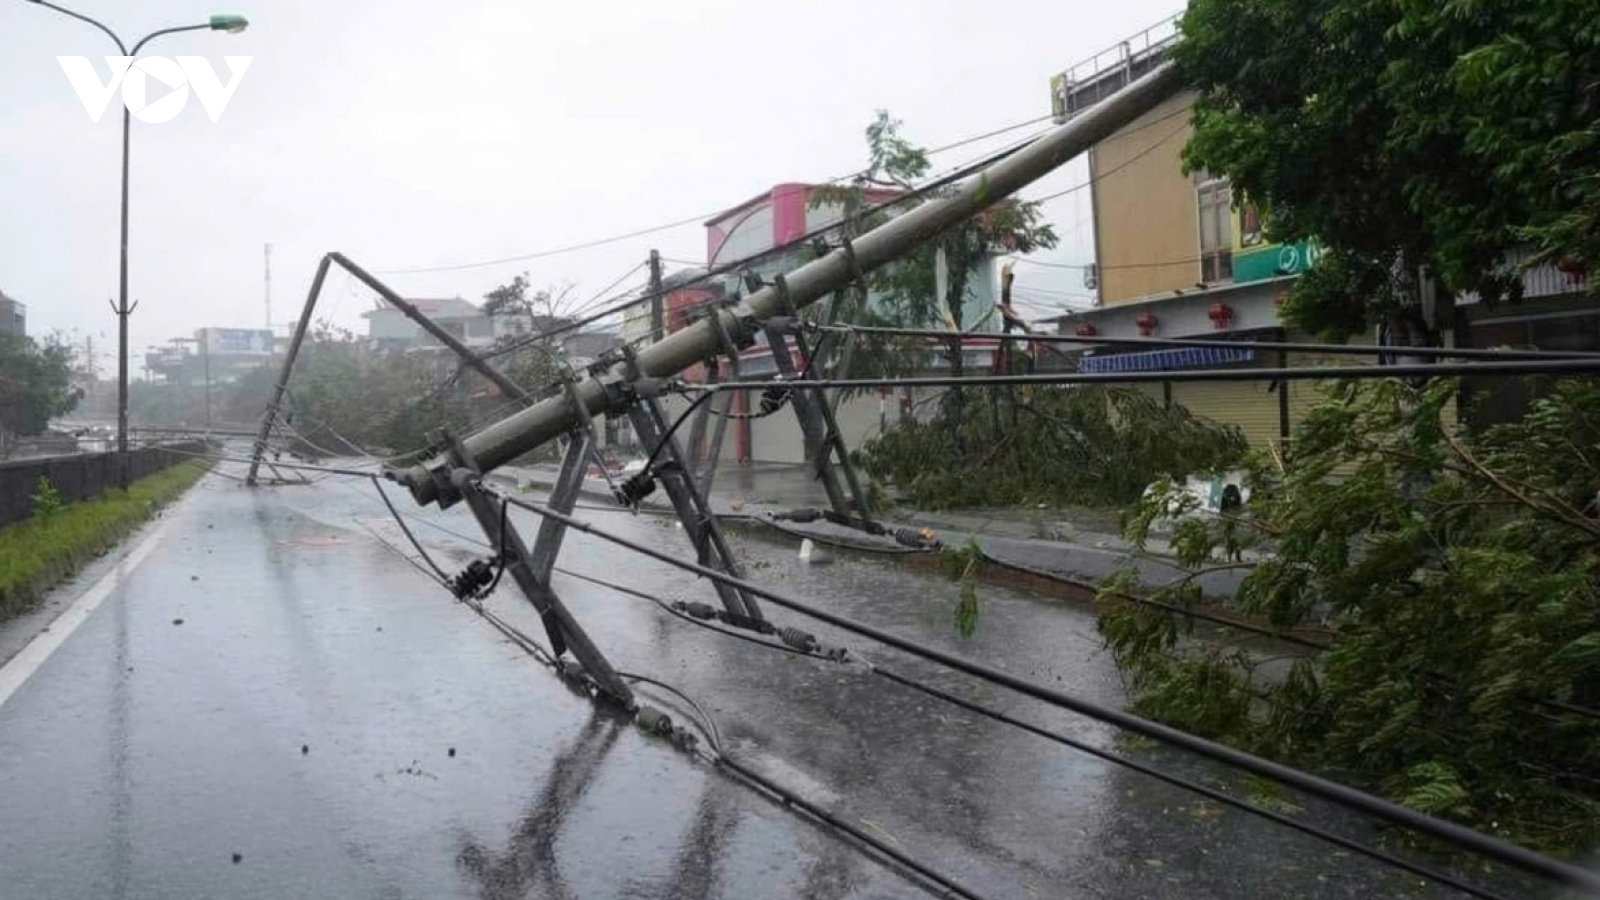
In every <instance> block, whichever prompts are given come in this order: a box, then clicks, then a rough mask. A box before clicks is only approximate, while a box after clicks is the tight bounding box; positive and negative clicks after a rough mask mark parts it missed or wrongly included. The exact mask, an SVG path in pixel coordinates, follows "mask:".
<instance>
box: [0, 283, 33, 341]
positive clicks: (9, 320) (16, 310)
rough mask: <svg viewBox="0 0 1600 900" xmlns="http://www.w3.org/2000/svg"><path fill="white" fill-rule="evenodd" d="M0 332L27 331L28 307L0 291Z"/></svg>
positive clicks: (23, 333) (16, 332)
mask: <svg viewBox="0 0 1600 900" xmlns="http://www.w3.org/2000/svg"><path fill="white" fill-rule="evenodd" d="M0 333H5V334H20V335H26V334H27V333H28V307H27V306H25V305H23V304H22V302H21V301H18V300H14V299H12V298H11V297H8V296H6V293H5V291H0Z"/></svg>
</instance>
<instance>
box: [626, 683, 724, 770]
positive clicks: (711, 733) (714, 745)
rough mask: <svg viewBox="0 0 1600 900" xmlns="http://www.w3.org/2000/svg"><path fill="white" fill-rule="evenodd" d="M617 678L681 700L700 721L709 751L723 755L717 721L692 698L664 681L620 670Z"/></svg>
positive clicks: (720, 733)
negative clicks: (646, 686) (649, 687)
mask: <svg viewBox="0 0 1600 900" xmlns="http://www.w3.org/2000/svg"><path fill="white" fill-rule="evenodd" d="M617 677H618V678H625V679H627V680H629V681H637V682H641V683H643V684H652V685H655V686H656V687H658V688H661V689H662V690H664V691H667V692H668V693H670V694H672V695H673V696H674V697H677V698H678V699H679V700H682V701H683V702H684V703H687V704H689V708H690V709H692V710H694V711H695V713H696V714H697V715H699V716H700V718H701V720H702V724H701V729H702V730H703V731H704V732H705V735H706V740H707V741H708V742H709V743H710V744H711V749H712V750H714V751H716V754H717V755H718V756H722V755H724V753H725V752H726V751H724V750H723V749H722V747H723V744H722V732H721V730H719V729H718V728H717V720H716V719H713V718H712V717H711V714H710V713H708V712H706V710H705V707H703V706H701V705H700V704H699V703H696V702H695V700H694V698H693V697H690V696H689V695H688V694H686V693H684V692H683V691H681V690H679V689H678V688H676V687H674V686H672V685H670V684H668V683H666V682H665V681H661V680H660V679H657V678H651V677H650V676H648V675H639V674H636V673H634V672H624V671H622V670H621V669H618V670H617Z"/></svg>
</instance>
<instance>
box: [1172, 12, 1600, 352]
mask: <svg viewBox="0 0 1600 900" xmlns="http://www.w3.org/2000/svg"><path fill="white" fill-rule="evenodd" d="M1594 22H1595V16H1594V8H1593V5H1592V4H1588V3H1584V2H1580V0H1521V2H1496V0H1447V2H1442V3H1416V2H1404V3H1394V2H1388V0H1194V2H1192V3H1191V4H1190V5H1189V8H1188V11H1187V12H1186V13H1185V15H1184V17H1183V20H1182V30H1183V34H1184V40H1183V41H1182V42H1181V43H1180V44H1178V45H1177V47H1176V48H1175V49H1174V51H1173V53H1174V57H1175V58H1176V60H1177V62H1178V64H1179V66H1180V68H1181V69H1182V70H1183V72H1184V73H1185V74H1186V76H1187V77H1188V79H1189V80H1190V81H1191V82H1192V83H1193V84H1194V85H1195V86H1196V87H1197V88H1198V89H1199V91H1200V99H1199V101H1198V103H1197V105H1196V107H1195V118H1194V123H1195V132H1194V137H1193V139H1192V140H1191V142H1190V144H1189V146H1188V148H1187V149H1186V151H1185V159H1186V162H1187V163H1188V165H1189V166H1191V167H1193V168H1196V169H1204V170H1206V171H1209V172H1211V173H1214V174H1217V175H1225V176H1227V177H1228V178H1230V179H1231V180H1232V183H1233V184H1234V186H1235V188H1236V189H1238V190H1240V191H1242V192H1243V194H1244V195H1245V196H1247V197H1249V198H1251V199H1253V200H1254V201H1257V202H1259V203H1260V204H1262V205H1263V206H1264V207H1265V208H1266V209H1267V212H1268V216H1267V225H1268V231H1269V233H1271V234H1272V236H1273V237H1274V238H1276V239H1280V240H1286V241H1287V240H1299V239H1303V238H1316V239H1318V240H1320V241H1321V242H1323V243H1324V244H1325V246H1326V247H1327V252H1326V254H1325V255H1324V256H1323V257H1322V258H1321V259H1320V260H1319V262H1318V266H1317V268H1316V269H1314V270H1313V271H1312V273H1311V274H1310V275H1309V276H1307V277H1305V278H1302V279H1301V280H1300V281H1299V282H1298V283H1297V284H1296V285H1295V287H1294V288H1293V289H1292V291H1291V292H1290V298H1289V302H1288V304H1287V305H1286V307H1285V311H1286V315H1287V316H1289V317H1290V318H1291V320H1293V321H1294V322H1296V324H1298V325H1300V326H1302V327H1304V328H1307V329H1308V330H1311V331H1314V332H1318V333H1322V334H1327V335H1331V336H1343V335H1348V334H1351V333H1354V332H1357V331H1359V330H1361V329H1363V328H1364V327H1365V326H1367V325H1369V324H1371V323H1372V322H1374V321H1381V322H1385V323H1387V324H1389V325H1391V326H1392V327H1393V328H1394V329H1395V330H1396V331H1397V332H1398V334H1397V335H1396V340H1395V342H1396V343H1401V344H1408V343H1413V344H1414V343H1420V342H1422V341H1423V340H1425V339H1426V338H1428V337H1429V336H1430V335H1429V334H1428V332H1429V330H1430V329H1429V328H1428V327H1427V325H1426V323H1425V322H1424V321H1423V318H1422V316H1421V315H1419V310H1418V301H1417V298H1418V285H1419V281H1418V275H1419V267H1423V266H1426V267H1427V268H1428V270H1430V271H1431V272H1432V273H1434V274H1435V275H1436V276H1437V277H1438V278H1439V279H1440V281H1441V282H1442V284H1443V285H1444V286H1445V287H1446V288H1447V289H1449V290H1452V291H1468V290H1472V291H1478V292H1480V294H1481V295H1482V296H1483V297H1484V298H1485V299H1486V300H1487V301H1488V302H1496V301H1498V300H1501V299H1505V298H1510V299H1517V298H1518V292H1519V290H1520V283H1519V282H1518V281H1517V279H1516V277H1515V275H1516V273H1515V272H1512V271H1510V270H1509V269H1508V268H1507V265H1506V259H1507V254H1508V252H1510V251H1513V250H1517V249H1521V248H1529V249H1531V250H1532V251H1534V253H1533V257H1532V259H1533V260H1534V261H1539V260H1544V259H1556V260H1570V261H1571V263H1572V264H1575V265H1582V266H1587V267H1592V266H1593V265H1594V264H1595V263H1596V262H1600V237H1596V235H1600V227H1597V226H1600V99H1597V98H1600V29H1596V28H1595V26H1594Z"/></svg>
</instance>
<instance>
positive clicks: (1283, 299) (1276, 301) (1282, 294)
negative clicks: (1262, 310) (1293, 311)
mask: <svg viewBox="0 0 1600 900" xmlns="http://www.w3.org/2000/svg"><path fill="white" fill-rule="evenodd" d="M1288 300H1289V292H1288V291H1279V292H1278V296H1276V297H1273V298H1272V305H1273V306H1276V307H1280V308H1281V307H1282V306H1283V304H1285V303H1287V302H1288Z"/></svg>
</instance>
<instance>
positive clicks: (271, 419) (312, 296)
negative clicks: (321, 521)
mask: <svg viewBox="0 0 1600 900" xmlns="http://www.w3.org/2000/svg"><path fill="white" fill-rule="evenodd" d="M333 263H337V264H338V265H339V266H340V267H341V268H343V269H344V270H345V271H346V272H349V273H350V274H351V275H352V276H354V277H355V278H356V280H357V281H360V282H361V283H362V284H364V285H366V286H367V287H369V288H372V290H373V291H374V292H375V293H376V294H377V295H378V296H380V297H382V298H383V299H384V300H385V301H386V302H387V303H388V304H389V305H390V306H393V307H394V308H395V309H398V310H400V312H402V313H404V314H405V316H406V318H408V319H410V320H411V321H413V322H415V323H417V327H419V328H421V329H422V330H423V331H426V332H427V333H428V334H430V335H433V337H434V339H435V340H437V341H438V342H439V343H441V344H443V345H445V346H446V347H448V348H450V350H452V351H453V352H454V353H455V354H456V356H458V357H460V358H461V361H462V364H464V365H467V366H471V367H472V369H473V371H475V372H477V373H478V374H479V375H482V376H483V377H484V378H487V379H488V380H489V382H490V383H491V384H493V385H494V386H495V387H497V388H499V389H500V393H501V394H503V395H505V396H506V397H508V398H512V399H518V400H521V401H522V402H524V403H532V402H533V397H532V396H530V395H529V394H528V392H527V391H525V390H523V389H522V387H521V386H520V385H518V384H517V383H516V382H514V381H512V380H511V379H510V378H507V377H506V376H505V374H503V373H502V372H500V370H498V369H496V368H495V367H494V366H491V365H489V363H488V362H486V361H485V360H484V359H483V358H481V357H479V356H478V355H477V354H475V353H473V352H472V351H471V350H469V349H467V346H466V345H465V344H463V343H461V341H459V340H457V339H456V336H455V335H453V334H451V333H450V332H448V331H446V330H445V329H444V328H442V327H441V326H440V325H439V323H437V322H435V321H433V320H432V319H430V318H428V317H427V316H425V315H423V314H422V311H421V310H419V309H417V308H416V307H415V306H413V305H411V303H410V302H409V301H407V300H406V299H405V298H404V297H401V296H400V295H399V294H397V293H395V292H394V291H393V290H392V289H391V288H390V287H389V286H388V285H386V284H384V283H383V282H381V281H379V280H378V279H376V278H374V277H372V274H371V273H370V272H368V271H367V270H366V269H363V268H361V267H360V266H358V265H356V264H355V263H354V262H351V261H350V258H349V257H347V256H345V255H344V254H343V253H337V252H335V253H329V254H328V255H326V256H324V257H323V258H322V261H321V262H320V263H319V264H318V265H317V276H316V278H315V279H313V280H312V282H311V292H310V293H309V294H307V295H306V305H305V309H303V310H301V312H300V321H299V323H297V324H296V325H295V330H294V338H293V339H292V340H291V341H289V352H288V353H287V354H285V355H284V358H283V369H282V371H281V373H280V374H279V375H278V383H277V385H276V386H275V387H274V389H273V392H272V402H270V403H268V404H267V412H266V415H265V416H264V417H263V418H262V420H261V432H260V434H259V435H258V436H257V437H256V443H255V447H254V449H253V450H252V451H251V454H250V471H249V472H248V473H246V475H245V479H244V483H245V484H246V485H249V486H251V487H254V486H255V484H256V475H257V472H258V471H259V470H260V468H261V458H262V456H263V455H265V454H266V451H267V440H268V438H269V437H270V436H271V434H272V426H273V425H274V424H275V423H276V422H277V419H278V411H279V409H281V408H282V406H283V397H284V394H285V393H287V392H288V388H289V377H290V376H291V375H292V374H294V361H295V359H296V358H297V357H298V356H299V355H300V345H301V344H302V343H304V341H305V337H306V329H307V327H308V326H309V325H310V324H311V314H312V312H314V311H315V310H316V308H317V300H318V299H319V298H320V296H321V294H322V284H323V281H324V280H325V279H326V278H327V275H328V266H329V265H330V264H333Z"/></svg>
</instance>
